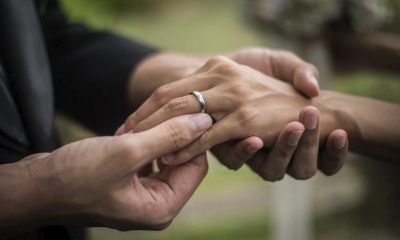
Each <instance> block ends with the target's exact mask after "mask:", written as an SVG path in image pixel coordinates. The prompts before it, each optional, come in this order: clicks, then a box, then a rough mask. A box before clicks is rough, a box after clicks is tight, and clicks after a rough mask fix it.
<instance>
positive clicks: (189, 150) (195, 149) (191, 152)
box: [161, 117, 236, 165]
mask: <svg viewBox="0 0 400 240" xmlns="http://www.w3.org/2000/svg"><path fill="white" fill-rule="evenodd" d="M227 118H228V119H227V120H226V121H220V122H217V123H215V124H214V125H213V126H212V127H211V128H210V129H209V130H208V131H206V132H204V134H203V135H201V136H200V137H199V138H198V139H196V140H195V141H194V142H193V143H191V144H190V145H188V146H187V147H185V148H184V149H182V150H180V151H177V152H175V153H171V154H168V155H166V156H163V157H162V158H161V160H162V162H163V163H164V164H167V165H178V164H182V163H184V162H186V161H188V160H189V159H192V158H193V157H195V156H197V155H199V154H200V153H203V152H206V151H207V150H209V149H210V148H211V147H213V146H215V145H218V144H220V143H223V142H226V141H228V140H231V139H234V135H235V134H236V131H235V128H234V127H233V126H232V122H234V121H229V117H227Z"/></svg>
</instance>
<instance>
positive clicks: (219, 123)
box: [125, 57, 347, 179]
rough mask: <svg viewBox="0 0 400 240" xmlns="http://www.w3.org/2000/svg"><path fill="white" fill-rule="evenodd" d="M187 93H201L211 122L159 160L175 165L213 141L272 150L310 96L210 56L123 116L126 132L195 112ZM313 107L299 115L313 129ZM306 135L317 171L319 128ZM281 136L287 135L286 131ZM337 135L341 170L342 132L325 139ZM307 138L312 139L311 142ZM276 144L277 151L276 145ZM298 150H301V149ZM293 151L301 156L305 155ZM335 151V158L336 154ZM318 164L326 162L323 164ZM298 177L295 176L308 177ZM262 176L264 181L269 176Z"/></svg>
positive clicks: (195, 104) (193, 100)
mask: <svg viewBox="0 0 400 240" xmlns="http://www.w3.org/2000/svg"><path fill="white" fill-rule="evenodd" d="M192 91H200V92H201V93H202V95H203V97H204V98H205V100H206V103H207V106H206V112H207V113H209V114H210V115H211V116H212V117H213V119H214V120H215V121H216V124H214V125H213V127H212V128H211V129H210V130H209V131H207V132H206V133H205V134H204V135H202V136H201V137H200V138H199V139H198V140H197V141H195V142H194V143H192V144H191V145H190V146H188V147H187V148H185V149H183V150H181V151H179V152H177V153H174V154H170V155H167V156H165V157H164V158H163V161H164V162H165V163H166V164H171V165H175V164H180V163H182V162H185V161H186V160H187V159H190V157H192V156H195V155H196V154H199V153H201V152H204V151H206V150H208V149H209V148H211V147H213V146H216V145H218V144H221V143H226V142H227V141H231V140H241V139H245V138H248V137H253V136H255V137H258V138H259V139H260V140H261V141H262V144H261V143H260V141H258V140H255V138H252V139H253V140H254V141H258V144H256V145H257V146H255V147H256V148H261V147H262V145H264V147H265V148H267V149H271V148H272V147H273V146H274V144H275V142H276V140H277V139H278V136H279V134H280V133H281V132H282V130H283V129H284V127H285V126H286V124H288V123H290V122H292V121H295V120H297V115H298V113H299V112H300V111H301V110H302V108H304V107H305V106H307V105H312V104H313V102H312V101H311V100H310V99H306V98H304V97H303V96H301V95H300V94H299V93H298V92H297V91H296V90H294V88H293V87H292V86H290V85H289V84H287V83H284V82H281V81H277V80H275V79H272V78H270V77H268V76H265V75H264V74H262V73H260V72H258V71H255V70H254V69H251V68H249V67H246V66H243V65H239V64H237V63H235V62H233V61H231V60H229V59H227V58H226V57H214V58H211V59H210V60H209V61H208V62H207V63H206V64H205V65H204V66H203V67H202V68H200V69H199V70H198V71H196V73H194V74H193V75H192V76H191V77H189V78H187V79H183V80H181V81H178V82H175V83H172V84H168V85H165V86H163V87H161V88H159V89H158V90H157V91H155V92H154V94H153V95H152V97H151V98H149V99H148V100H147V101H146V102H145V103H144V104H143V106H142V107H140V108H139V109H138V110H137V111H136V112H135V113H133V114H132V115H131V116H130V117H129V118H128V120H127V121H126V124H125V131H130V130H132V129H133V131H134V132H140V131H142V130H145V129H148V128H150V127H152V126H156V125H157V124H160V123H162V122H163V121H165V120H167V119H169V118H171V117H174V116H178V115H181V114H186V113H193V112H199V110H200V107H199V102H198V101H197V99H196V98H195V97H194V96H192V95H190V92H192ZM315 111H316V112H315ZM315 111H314V114H311V115H312V117H313V119H312V120H307V118H306V117H304V116H301V119H302V120H303V121H305V125H306V126H307V124H308V125H310V124H311V123H310V121H311V122H313V125H314V126H310V130H312V129H316V128H317V126H318V122H319V120H318V118H319V115H318V111H317V110H315ZM303 118H304V119H303ZM332 130H333V129H332ZM293 131H294V130H293ZM293 131H289V132H293ZM329 133H330V132H328V131H323V132H322V137H323V138H322V139H323V140H324V142H326V140H328V135H329ZM306 135H308V137H306V138H305V140H304V141H303V142H302V143H303V144H302V145H306V146H303V147H302V148H306V149H307V148H308V149H309V150H312V152H313V155H312V156H313V157H314V158H315V160H311V161H310V164H308V165H309V166H312V169H315V171H316V168H317V164H318V163H317V161H316V158H317V155H318V144H317V143H318V139H319V138H318V137H319V130H318V131H314V132H313V134H306ZM286 136H287V137H288V134H286ZM315 136H318V137H317V138H316V137H315ZM336 138H339V139H340V140H341V142H343V141H342V139H343V138H345V141H344V144H341V145H342V148H341V149H340V151H339V152H340V154H336V155H335V159H336V160H339V161H337V162H338V164H336V165H337V166H339V167H336V169H335V171H336V170H338V169H337V168H340V166H341V164H342V163H343V160H344V155H345V153H346V152H347V139H346V135H345V133H344V132H343V131H340V132H339V133H334V134H333V135H332V137H330V138H329V139H331V141H328V146H332V144H331V142H332V141H333V140H335V139H336ZM312 139H314V140H313V141H311V140H312ZM250 140H251V139H247V140H245V141H247V142H246V143H245V144H243V143H238V148H240V147H241V148H242V149H243V146H245V145H248V143H250V142H251V141H250ZM285 140H286V139H285ZM307 145H308V146H307ZM336 145H337V144H336ZM248 146H249V145H248ZM337 146H338V145H337ZM281 147H285V146H281ZM286 147H287V146H286ZM277 148H278V149H280V147H279V146H278V147H277ZM328 150H331V147H328ZM291 151H292V152H293V151H294V148H291ZM299 151H300V152H301V150H299ZM275 152H276V151H275ZM278 152H282V151H278ZM308 152H310V151H308ZM253 153H255V152H253ZM289 153H290V151H289ZM328 153H331V151H328ZM343 153H344V154H343ZM285 155H287V154H285ZM289 155H290V154H289ZM298 155H299V156H304V153H303V154H298ZM339 155H340V157H338V156H339ZM217 157H218V156H217ZM287 157H288V156H286V158H287ZM306 160H307V159H305V161H306ZM339 163H340V164H339ZM322 165H324V166H326V164H322ZM315 171H314V172H315ZM335 171H331V172H335ZM300 172H306V173H307V174H308V175H311V174H310V173H312V172H313V171H312V170H310V169H307V170H306V171H300ZM327 172H329V171H327ZM307 174H305V175H307ZM302 175H303V176H299V177H298V178H300V179H304V178H307V177H309V176H304V174H302ZM312 175H313V174H312ZM264 178H266V179H268V177H264Z"/></svg>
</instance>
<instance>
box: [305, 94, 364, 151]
mask: <svg viewBox="0 0 400 240" xmlns="http://www.w3.org/2000/svg"><path fill="white" fill-rule="evenodd" d="M312 102H313V105H314V106H315V107H317V108H318V109H319V110H320V113H321V133H320V138H321V144H325V141H326V139H327V137H328V136H329V134H330V133H331V132H332V131H334V130H336V129H343V130H345V131H346V132H347V134H348V138H349V139H353V136H357V134H358V129H359V128H358V126H357V121H356V119H355V116H354V114H352V112H353V111H352V110H351V108H350V107H349V99H346V98H344V97H343V94H341V93H337V92H333V91H326V90H324V91H321V93H320V95H319V96H318V97H317V98H315V99H313V100H312Z"/></svg>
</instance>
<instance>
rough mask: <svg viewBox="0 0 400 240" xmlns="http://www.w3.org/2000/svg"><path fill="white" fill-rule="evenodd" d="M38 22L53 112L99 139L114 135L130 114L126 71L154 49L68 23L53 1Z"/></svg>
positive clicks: (127, 73)
mask: <svg viewBox="0 0 400 240" xmlns="http://www.w3.org/2000/svg"><path fill="white" fill-rule="evenodd" d="M41 22H42V26H43V32H44V35H45V39H46V45H47V49H48V54H49V59H50V63H51V68H52V75H53V82H54V94H55V102H56V109H57V110H58V111H61V112H63V113H66V114H68V115H70V116H72V117H74V118H75V119H77V120H78V121H80V122H82V123H83V124H84V125H86V126H87V127H89V128H90V129H92V130H93V131H95V132H97V133H99V134H101V135H110V134H113V133H114V131H115V130H116V129H117V127H119V125H120V124H122V123H123V122H124V121H125V119H126V117H127V116H129V114H130V113H131V112H132V109H131V108H130V107H129V105H128V103H127V82H128V79H129V75H130V73H131V72H132V70H133V69H134V67H135V66H136V65H137V64H138V63H139V62H140V61H141V60H142V59H143V58H144V57H146V56H148V55H149V54H151V53H154V52H155V51H156V50H155V49H153V48H150V47H147V46H144V45H141V44H139V43H137V42H134V41H132V40H128V39H125V38H122V37H119V36H116V35H113V34H110V33H107V32H95V31H91V30H90V29H88V28H87V27H85V26H83V25H79V24H72V23H68V22H67V20H66V18H65V16H64V15H63V13H62V12H61V11H60V9H59V7H58V3H57V2H56V1H49V3H48V6H47V10H46V12H45V13H44V14H43V15H42V16H41Z"/></svg>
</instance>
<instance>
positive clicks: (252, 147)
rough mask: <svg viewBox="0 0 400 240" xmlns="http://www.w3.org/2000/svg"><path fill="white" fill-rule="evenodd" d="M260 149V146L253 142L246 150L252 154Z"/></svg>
mask: <svg viewBox="0 0 400 240" xmlns="http://www.w3.org/2000/svg"><path fill="white" fill-rule="evenodd" d="M258 150H260V148H259V147H257V146H254V145H253V144H250V145H249V146H247V147H246V152H247V153H250V154H252V153H255V152H257V151H258Z"/></svg>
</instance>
